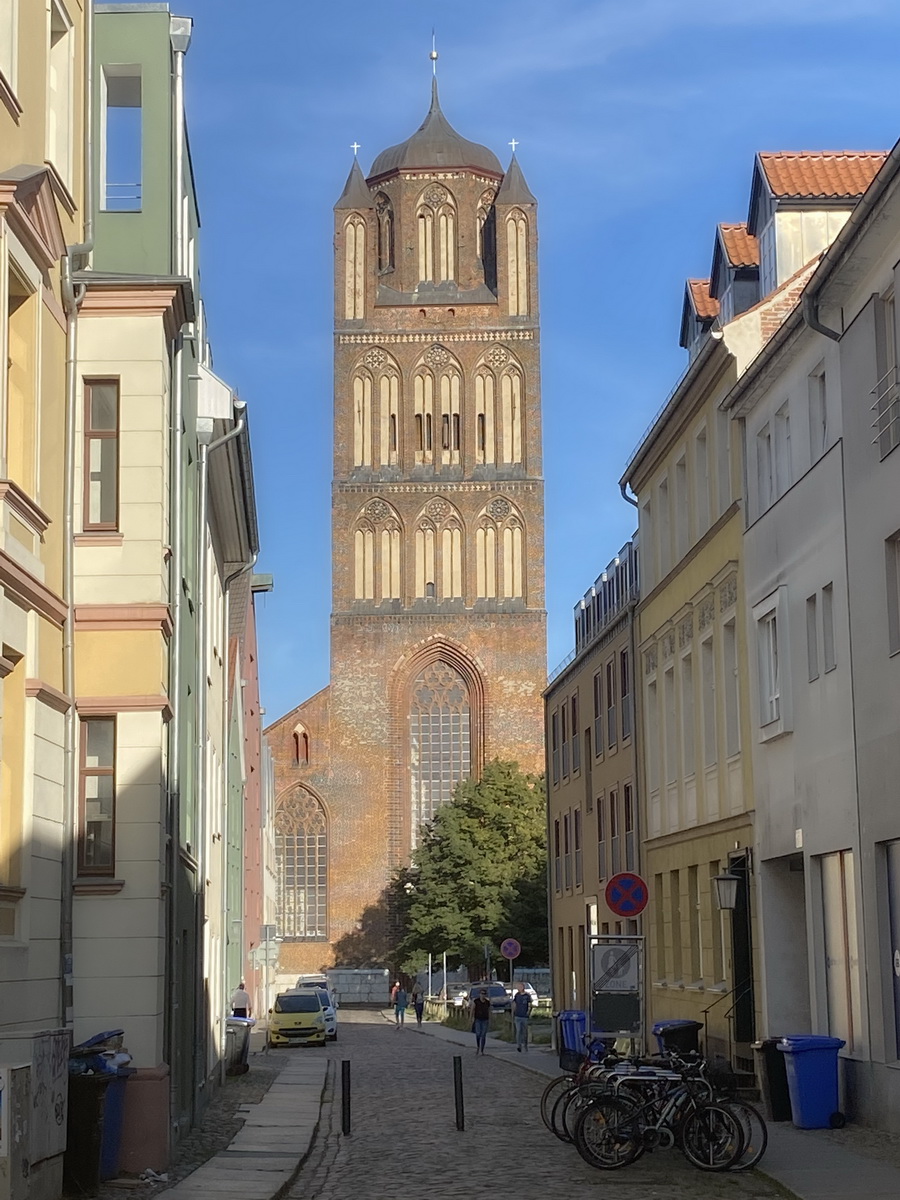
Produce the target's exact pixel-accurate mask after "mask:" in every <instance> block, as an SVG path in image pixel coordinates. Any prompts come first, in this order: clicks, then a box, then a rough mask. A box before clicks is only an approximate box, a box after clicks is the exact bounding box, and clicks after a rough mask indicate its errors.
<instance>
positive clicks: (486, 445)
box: [475, 370, 497, 463]
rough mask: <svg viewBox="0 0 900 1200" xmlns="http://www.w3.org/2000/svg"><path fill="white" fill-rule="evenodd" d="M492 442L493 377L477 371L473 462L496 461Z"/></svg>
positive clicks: (486, 372) (485, 371)
mask: <svg viewBox="0 0 900 1200" xmlns="http://www.w3.org/2000/svg"><path fill="white" fill-rule="evenodd" d="M496 453H497V451H496V447H495V442H494V376H493V374H492V373H491V372H490V371H487V370H483V371H479V372H478V374H477V375H476V376H475V461H476V462H478V463H493V462H495V461H496Z"/></svg>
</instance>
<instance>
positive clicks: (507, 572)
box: [503, 521, 525, 597]
mask: <svg viewBox="0 0 900 1200" xmlns="http://www.w3.org/2000/svg"><path fill="white" fill-rule="evenodd" d="M524 594H525V577H524V570H523V563H522V526H521V525H520V524H519V523H518V521H510V523H509V524H508V525H507V526H506V528H505V529H504V530H503V595H504V596H510V597H518V596H523V595H524Z"/></svg>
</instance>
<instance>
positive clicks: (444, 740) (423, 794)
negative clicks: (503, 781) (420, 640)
mask: <svg viewBox="0 0 900 1200" xmlns="http://www.w3.org/2000/svg"><path fill="white" fill-rule="evenodd" d="M409 730H410V765H411V797H410V799H411V809H412V812H411V817H412V842H413V845H415V844H416V842H417V841H418V836H419V829H420V828H421V826H422V825H423V824H424V823H425V822H426V821H431V820H432V819H433V818H434V815H435V813H436V812H437V810H438V809H439V808H440V807H441V805H443V804H446V803H447V802H448V801H449V800H451V799H452V797H453V789H454V788H455V787H456V785H457V784H458V783H459V781H460V780H461V779H467V778H468V777H469V775H470V774H471V772H472V711H471V700H470V696H469V688H468V685H467V684H466V681H465V680H464V679H463V677H462V676H461V675H460V674H459V672H458V671H456V670H454V668H453V667H451V666H450V665H449V664H448V663H445V662H442V661H437V662H432V663H429V664H428V666H426V667H424V668H423V669H422V670H421V671H420V672H419V673H418V675H417V676H416V678H415V680H414V681H413V685H412V695H411V697H410V714H409Z"/></svg>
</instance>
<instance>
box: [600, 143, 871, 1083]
mask: <svg viewBox="0 0 900 1200" xmlns="http://www.w3.org/2000/svg"><path fill="white" fill-rule="evenodd" d="M883 161H884V155H882V154H861V155H852V154H840V155H832V154H824V153H823V154H811V153H806V154H760V155H758V156H757V159H756V162H755V166H754V175H753V184H752V188H751V203H750V214H749V218H748V222H747V224H746V225H721V226H719V228H718V230H717V235H716V241H715V249H714V254H713V263H712V268H711V272H710V280H709V283H708V286H707V287H706V288H704V281H701V280H692V281H690V282H689V284H688V288H687V290H686V294H685V305H684V311H683V319H682V336H681V341H682V345H684V346H685V347H686V348H687V349H688V350H689V353H690V363H689V366H688V369H687V371H686V373H685V375H684V377H683V378H682V380H681V381H680V383H679V384H678V386H677V387H676V389H675V391H674V392H673V394H672V396H671V397H670V398H669V400H668V401H667V403H666V405H665V406H664V408H663V411H662V412H661V414H660V415H659V417H658V418H657V419H656V421H655V422H654V424H653V426H652V427H651V430H650V432H649V433H648V434H647V436H646V437H645V439H644V440H643V442H642V444H641V446H640V447H639V449H638V451H637V452H636V454H635V456H634V457H633V459H632V461H631V463H630V464H629V467H628V469H627V471H626V474H625V476H624V477H623V481H622V482H623V484H624V483H630V484H631V486H632V488H633V490H634V492H635V494H636V496H637V498H638V503H639V506H640V515H641V520H640V536H641V546H642V568H643V570H642V601H641V605H640V609H639V623H640V646H641V651H642V654H643V671H642V673H643V704H642V709H641V712H642V725H641V732H642V737H643V741H642V745H643V746H644V752H643V766H644V785H643V795H644V796H645V797H646V813H645V821H646V825H645V830H646V832H645V839H646V840H645V845H644V853H645V860H644V861H645V866H646V870H647V873H648V876H649V878H650V883H651V905H650V907H649V909H648V913H647V925H648V931H649V939H650V956H649V957H650V964H651V971H650V973H651V975H652V981H651V993H650V1011H651V1018H652V1019H658V1018H662V1017H693V1018H696V1019H698V1020H699V1021H701V1022H702V1023H703V1024H704V1025H705V1026H706V1029H707V1034H708V1037H707V1045H708V1048H709V1049H711V1050H716V1049H721V1050H723V1051H726V1052H727V1053H728V1054H729V1055H731V1056H733V1057H734V1058H735V1060H736V1062H737V1064H738V1065H739V1066H743V1067H746V1068H748V1069H749V1068H751V1067H752V1056H751V1055H750V1050H749V1044H750V1042H751V1040H752V1039H753V1037H754V1036H755V1035H756V1033H757V1032H758V1031H759V1029H760V1028H765V1027H766V1026H768V1028H769V1030H770V1031H771V1032H784V1031H785V1027H779V1028H773V1027H772V1025H771V1022H772V1021H773V1020H775V1021H776V1022H783V1021H788V1023H789V1024H790V1022H791V1020H793V1025H792V1028H793V1027H796V1023H797V1021H798V1020H799V1021H800V1022H801V1025H802V1024H803V1022H804V1021H807V1022H808V1021H809V1019H810V1018H809V1013H810V996H809V992H808V989H807V988H806V987H805V986H804V984H805V980H804V973H805V972H804V966H803V962H804V960H803V956H798V955H797V954H796V946H797V945H798V944H801V942H800V936H799V935H800V931H801V930H802V931H804V941H803V943H802V944H805V925H806V918H805V915H804V910H803V907H802V902H803V899H804V886H803V865H804V854H805V853H806V851H805V850H803V848H804V846H806V845H808V846H810V847H813V849H812V850H811V851H810V853H811V854H813V855H822V854H824V853H825V850H824V849H823V848H825V847H827V848H829V849H830V850H833V851H835V852H836V851H837V850H838V849H839V846H843V844H844V841H845V840H846V837H847V836H848V834H849V825H848V822H849V821H850V820H851V818H849V817H848V816H846V815H845V813H844V812H843V811H840V810H838V811H835V809H834V805H835V804H838V803H839V800H838V798H839V797H840V796H843V797H845V798H846V795H847V791H848V788H851V790H852V787H851V785H852V775H851V772H850V767H851V764H852V756H853V750H852V732H851V730H852V721H851V720H850V716H851V710H850V703H849V693H848V691H847V685H848V682H849V673H848V674H847V675H846V676H843V677H842V675H841V672H840V671H839V670H838V671H836V673H835V674H834V675H833V676H832V675H831V672H832V671H834V670H835V668H836V667H837V665H838V662H839V660H840V658H841V656H843V655H845V654H847V653H848V640H847V636H846V615H845V614H846V606H845V604H844V601H843V600H842V590H843V588H844V579H845V572H844V569H843V567H842V565H841V556H842V549H841V546H842V539H843V529H842V520H841V515H840V511H839V508H836V507H835V505H834V503H831V504H829V503H827V502H826V500H825V498H826V496H827V495H830V494H831V493H830V492H829V489H830V488H833V487H834V486H835V484H836V482H837V481H838V480H839V478H840V457H839V454H836V453H831V450H832V448H833V446H834V438H835V436H836V434H837V426H836V424H835V422H836V419H837V418H836V416H834V417H832V418H831V424H830V426H828V428H827V429H826V425H827V424H828V421H829V413H830V410H831V407H832V406H836V405H837V404H838V403H839V401H838V398H837V393H836V392H833V393H832V396H831V399H830V401H829V400H828V399H827V396H826V384H825V382H824V373H827V371H828V365H827V364H828V355H830V356H831V358H832V359H833V358H834V352H833V351H829V352H828V354H826V352H825V351H824V350H823V345H822V342H823V339H822V338H821V337H818V338H812V339H810V338H809V336H807V339H806V342H805V343H804V344H803V346H802V351H801V348H800V346H799V343H797V344H795V345H794V350H795V352H796V359H795V360H792V362H791V367H790V372H789V374H788V376H787V377H786V378H782V377H777V378H775V377H773V376H772V374H771V373H769V374H766V373H764V368H763V367H762V366H760V365H759V364H760V363H764V364H765V370H767V371H769V372H771V367H770V366H769V363H768V358H767V357H766V356H767V354H769V353H770V352H771V348H773V347H775V346H776V345H780V344H781V340H782V339H784V338H786V337H787V336H788V333H787V331H789V330H791V329H794V328H795V327H796V326H797V324H798V322H799V309H798V307H797V305H798V300H799V297H800V295H801V293H802V290H803V288H804V287H805V286H806V284H807V282H808V280H809V278H810V276H811V275H812V273H813V270H814V268H815V266H816V262H817V260H818V257H819V256H820V255H821V253H822V252H823V251H825V250H826V249H827V246H828V244H829V242H830V240H831V239H832V238H833V237H834V236H835V234H836V233H837V232H838V230H840V229H841V227H842V226H843V225H844V224H845V223H846V222H847V220H848V218H849V216H850V213H851V212H852V211H853V208H854V206H855V205H856V204H857V202H858V201H859V197H860V195H861V194H862V192H863V191H864V190H865V188H866V187H867V186H868V183H869V182H870V181H871V179H872V177H873V176H874V175H875V173H876V172H877V171H878V169H879V167H880V165H881V163H882V162H883ZM767 347H769V349H766V348H767ZM760 352H762V353H760ZM757 355H759V358H757ZM810 356H812V358H813V359H814V360H815V361H807V360H808V359H809V358H810ZM832 371H834V367H832ZM745 372H746V374H745ZM801 377H802V378H801ZM801 392H802V393H803V399H802V401H801V399H800V393H801ZM801 403H802V412H801V410H800V405H801ZM729 408H732V409H734V411H735V412H736V413H739V414H740V416H741V418H742V420H741V423H740V425H739V426H737V425H736V426H735V427H734V430H733V434H734V436H732V431H731V430H729V428H728V420H727V411H728V410H729ZM810 413H813V417H812V418H810V415H809V414H810ZM803 435H805V436H803ZM807 440H808V441H809V446H810V448H809V450H808V451H807V449H806V447H805V442H806V441H807ZM801 478H802V483H798V481H800V480H801ZM820 573H824V574H823V575H822V578H821V579H820V580H819V582H818V584H817V585H815V586H814V580H813V576H814V575H815V576H816V577H818V574H820ZM801 592H802V593H803V595H802V599H801V598H800V593H801ZM792 612H793V613H794V616H793V617H792V616H791V613H792ZM801 613H802V614H803V622H802V624H801V619H800V614H801ZM842 621H843V622H844V629H843V630H842V628H841V622H842ZM807 622H808V625H807ZM789 628H790V629H792V630H793V637H792V638H791V639H790V640H789V638H788V631H789ZM807 628H808V630H809V640H808V642H807V638H806V632H805V631H806V630H807ZM801 629H802V630H803V631H804V633H803V636H802V638H801V633H800V630H801ZM814 660H815V661H814ZM819 663H821V667H819V666H818V665H817V664H819ZM826 664H827V666H828V670H827V671H826V669H825V666H826ZM814 666H815V668H816V671H817V674H816V678H815V680H813V679H812V672H813V669H814ZM801 668H802V678H803V679H809V680H810V681H811V683H810V691H809V693H808V694H804V695H803V696H802V698H799V699H800V701H801V703H800V705H799V706H795V705H794V704H793V702H792V701H793V698H794V697H797V694H798V689H799V688H800V687H801V686H802V685H801V684H800V683H799V680H800V678H801V674H800V672H801ZM819 675H821V677H822V683H821V686H820V687H819V688H818V690H813V688H812V683H815V682H817V681H818V678H819ZM801 709H802V711H801ZM796 721H800V723H801V724H802V725H803V726H804V735H803V736H802V737H797V736H796V733H794V736H792V737H788V736H786V735H789V734H791V733H792V731H794V730H795V728H799V727H795V724H794V722H796ZM823 744H827V747H828V753H827V754H826V753H825V752H824V750H823ZM826 776H827V777H828V778H827V780H826V778H825V777H826ZM798 785H799V789H800V794H799V795H796V796H794V795H793V792H794V789H797V788H798ZM845 803H846V800H845V801H844V804H845ZM848 844H849V843H848ZM801 851H803V852H802V853H798V852H801ZM835 862H836V863H837V867H838V873H839V875H840V873H841V871H849V870H850V869H851V866H852V864H850V866H848V865H847V860H846V859H840V858H838V859H835ZM798 868H799V869H798ZM829 869H830V867H829ZM726 870H727V871H728V872H729V873H730V874H736V875H737V876H738V877H739V880H740V883H739V886H738V895H737V905H736V908H735V909H734V910H733V911H732V912H731V913H724V912H723V913H720V912H719V911H718V908H717V905H716V903H715V889H714V886H713V880H714V878H715V876H716V875H718V874H720V873H722V872H724V871H726ZM841 879H842V880H843V875H841ZM841 886H845V884H844V883H841ZM788 905H793V908H792V909H791V911H790V913H789V914H788V915H786V914H785V908H786V907H787V906H788ZM794 935H797V936H796V940H795V937H794ZM829 953H830V952H829ZM792 954H793V957H791V956H792ZM789 959H790V963H789V965H788V960H789ZM773 981H776V982H775V985H774V987H773Z"/></svg>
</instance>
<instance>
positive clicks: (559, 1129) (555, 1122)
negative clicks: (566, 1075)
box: [550, 1086, 578, 1142]
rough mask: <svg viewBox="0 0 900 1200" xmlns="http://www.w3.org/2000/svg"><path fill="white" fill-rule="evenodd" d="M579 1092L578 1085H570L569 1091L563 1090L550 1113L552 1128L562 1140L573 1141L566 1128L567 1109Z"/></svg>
mask: <svg viewBox="0 0 900 1200" xmlns="http://www.w3.org/2000/svg"><path fill="white" fill-rule="evenodd" d="M577 1094H578V1087H577V1086H574V1087H570V1088H569V1090H568V1091H567V1092H563V1093H562V1094H561V1095H559V1096H557V1097H556V1101H555V1102H554V1105H553V1111H552V1112H551V1114H550V1128H551V1130H552V1131H553V1132H554V1133H555V1134H556V1136H557V1137H558V1138H559V1140H560V1141H561V1142H571V1140H572V1137H571V1135H570V1133H569V1131H568V1129H567V1128H566V1110H567V1109H568V1107H569V1102H570V1101H571V1099H572V1097H573V1096H575V1095H577Z"/></svg>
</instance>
